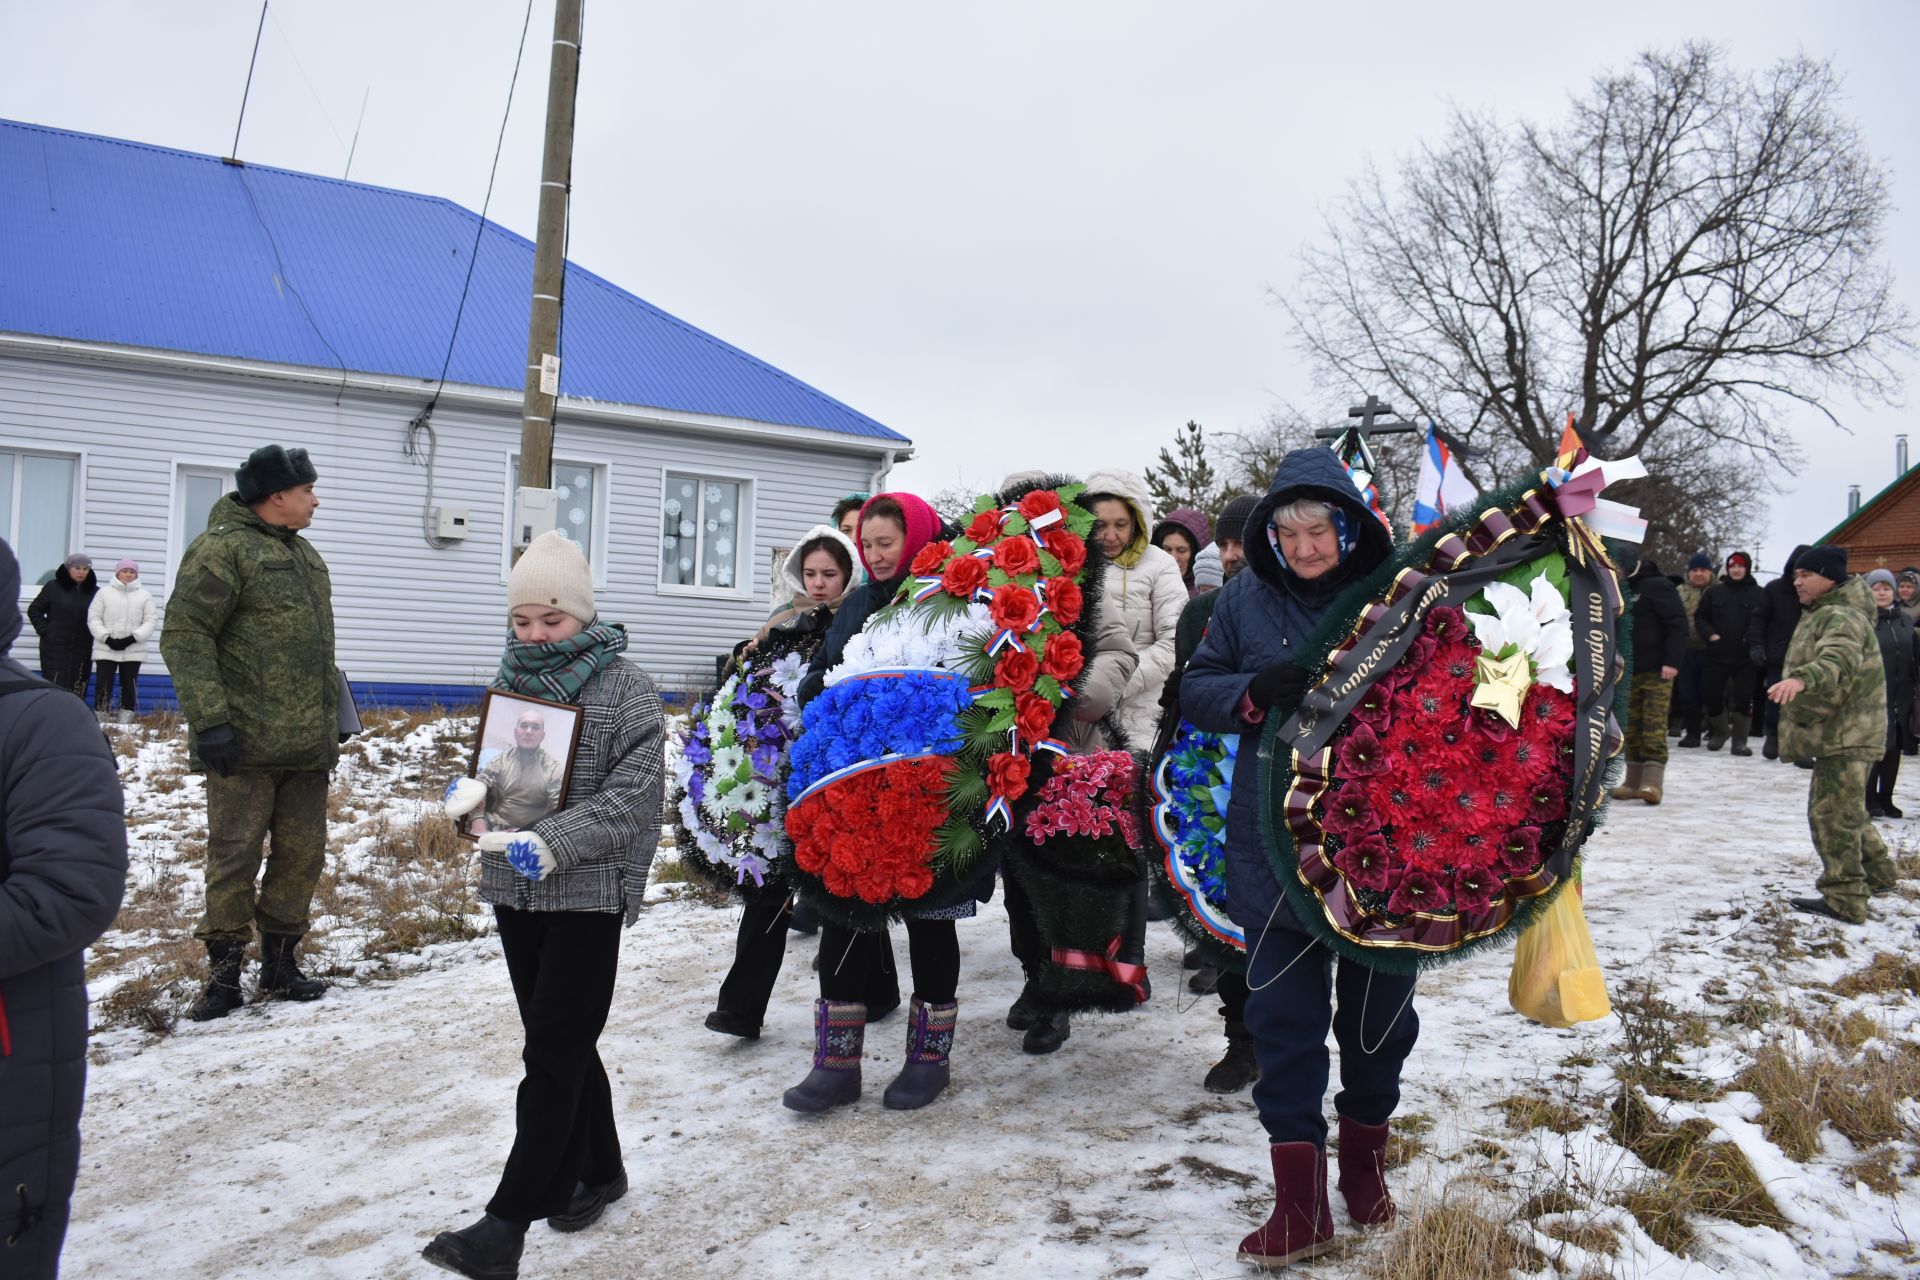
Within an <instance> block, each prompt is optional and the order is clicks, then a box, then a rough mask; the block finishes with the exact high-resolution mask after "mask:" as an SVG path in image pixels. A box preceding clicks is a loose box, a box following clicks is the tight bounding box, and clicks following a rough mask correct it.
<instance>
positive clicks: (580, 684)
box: [493, 618, 627, 702]
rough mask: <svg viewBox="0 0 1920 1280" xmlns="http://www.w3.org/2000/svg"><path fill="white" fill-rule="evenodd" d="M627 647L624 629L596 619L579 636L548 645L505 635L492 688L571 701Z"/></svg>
mask: <svg viewBox="0 0 1920 1280" xmlns="http://www.w3.org/2000/svg"><path fill="white" fill-rule="evenodd" d="M626 647H627V629H626V628H625V627H623V626H621V625H620V624H619V623H617V622H602V621H600V620H599V619H598V618H595V619H594V620H593V621H592V622H589V623H588V624H587V625H586V628H585V629H584V630H582V631H581V632H580V633H579V634H578V635H574V636H569V637H568V638H567V639H565V640H555V641H553V642H551V643H549V644H527V643H525V642H524V641H521V640H516V639H515V638H514V636H513V633H512V632H508V633H507V648H506V652H504V653H502V654H501V655H500V674H499V675H497V676H495V677H494V678H493V686H494V688H496V689H511V690H512V691H513V692H515V693H523V694H525V695H527V696H528V697H529V698H545V699H547V700H548V701H549V702H574V701H577V700H578V699H579V697H580V690H582V689H584V688H586V685H587V681H589V680H591V679H593V677H594V675H595V673H597V672H598V671H599V670H600V668H602V667H604V666H606V665H607V664H608V663H609V662H612V661H613V660H614V658H615V657H616V656H617V655H618V654H620V653H621V652H623V651H624V650H625V649H626Z"/></svg>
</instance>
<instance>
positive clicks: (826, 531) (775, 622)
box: [734, 524, 867, 658]
mask: <svg viewBox="0 0 1920 1280" xmlns="http://www.w3.org/2000/svg"><path fill="white" fill-rule="evenodd" d="M818 538H829V539H831V540H833V541H834V542H837V543H839V544H840V546H841V548H842V549H843V550H844V551H846V553H847V563H848V564H849V565H850V566H852V568H853V577H852V578H851V579H850V580H849V581H848V583H847V589H846V590H845V591H842V592H841V593H840V594H839V595H837V596H835V597H834V598H833V599H831V600H829V601H827V602H826V603H825V604H816V603H814V599H813V597H812V596H810V595H808V594H807V586H806V577H805V575H804V573H803V570H804V569H805V568H806V566H805V565H804V564H803V563H802V557H801V555H800V553H801V552H802V551H804V550H805V549H806V547H807V544H808V543H810V542H812V541H814V540H815V539H818ZM866 580H867V569H866V564H865V562H864V561H863V560H862V559H861V558H860V548H858V547H856V546H854V545H853V539H852V538H849V537H848V536H847V535H846V534H844V533H842V532H840V531H839V530H838V529H836V528H834V527H833V526H832V525H830V524H817V525H815V526H813V528H811V529H809V530H807V532H806V534H805V536H803V537H802V538H801V539H800V541H799V542H798V543H797V544H795V546H794V548H793V550H791V551H789V552H788V553H787V558H786V559H785V560H784V561H782V562H781V565H780V586H781V587H782V589H784V590H785V592H786V599H785V600H784V601H783V602H782V603H781V604H780V605H779V606H778V607H776V608H775V609H774V611H773V612H772V613H771V614H769V615H768V616H767V621H766V624H765V625H764V626H762V627H761V628H760V630H759V631H757V632H755V633H754V636H753V639H751V640H749V641H747V642H746V643H745V644H743V645H740V646H739V648H736V649H735V650H734V657H736V658H738V657H739V656H740V652H741V650H744V649H747V648H750V647H754V646H757V645H759V644H760V643H761V642H762V641H764V640H765V639H766V638H767V637H768V636H769V635H771V634H773V632H774V630H775V629H776V628H778V629H782V630H787V629H794V628H802V629H804V628H810V627H811V628H817V629H818V630H820V631H825V630H826V629H827V627H828V626H829V625H830V624H831V623H832V621H833V615H834V613H835V612H837V611H838V610H839V608H840V606H841V605H843V604H845V603H846V602H847V600H848V598H849V597H851V596H852V595H853V593H854V592H855V591H857V590H859V588H860V587H861V586H862V585H863V584H864V583H865V582H866Z"/></svg>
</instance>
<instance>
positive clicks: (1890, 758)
mask: <svg viewBox="0 0 1920 1280" xmlns="http://www.w3.org/2000/svg"><path fill="white" fill-rule="evenodd" d="M1888 736H1889V737H1892V738H1893V739H1894V743H1893V745H1892V746H1890V747H1888V748H1887V753H1886V754H1885V755H1883V756H1881V757H1880V758H1879V759H1878V760H1875V761H1874V762H1873V767H1872V768H1870V769H1868V770H1867V803H1868V804H1869V805H1872V804H1873V803H1874V802H1875V801H1878V802H1879V803H1881V804H1892V803H1893V784H1894V783H1896V782H1898V781H1899V780H1900V742H1899V739H1898V736H1897V735H1895V734H1892V733H1889V734H1888Z"/></svg>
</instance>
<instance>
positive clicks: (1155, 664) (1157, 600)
mask: <svg viewBox="0 0 1920 1280" xmlns="http://www.w3.org/2000/svg"><path fill="white" fill-rule="evenodd" d="M1086 491H1087V493H1088V494H1112V495H1113V496H1115V497H1117V498H1119V499H1121V500H1122V501H1123V502H1125V503H1126V504H1127V505H1128V506H1129V507H1130V508H1132V509H1133V523H1134V537H1133V541H1132V542H1131V543H1129V544H1128V545H1127V549H1126V550H1125V551H1123V552H1121V554H1120V555H1119V556H1118V557H1117V558H1115V559H1112V560H1109V561H1108V562H1107V569H1106V576H1105V578H1104V579H1103V580H1102V583H1101V587H1102V590H1101V595H1100V607H1101V609H1102V610H1111V611H1114V612H1117V613H1118V614H1119V616H1120V619H1121V621H1122V622H1124V623H1125V625H1126V628H1127V633H1128V635H1130V636H1131V637H1132V638H1133V646H1134V648H1135V650H1137V651H1138V653H1139V655H1140V665H1139V666H1137V667H1135V668H1134V672H1133V675H1132V676H1130V677H1129V678H1128V680H1127V689H1126V692H1125V693H1124V694H1122V695H1121V698H1120V705H1119V707H1118V708H1117V709H1116V710H1115V711H1114V718H1115V719H1116V720H1117V721H1118V722H1119V724H1120V731H1121V732H1122V733H1123V734H1125V735H1126V739H1127V745H1128V746H1129V747H1131V748H1133V749H1134V750H1136V751H1147V750H1150V749H1151V748H1152V746H1153V736H1154V731H1155V730H1156V729H1157V728H1158V727H1159V723H1160V691H1161V689H1162V688H1164V687H1165V685H1166V683H1167V677H1168V676H1169V675H1171V674H1172V673H1173V643H1174V633H1175V631H1177V630H1178V629H1179V626H1180V611H1181V610H1182V609H1184V608H1186V607H1187V584H1186V583H1185V582H1184V581H1183V580H1182V579H1181V577H1180V565H1179V563H1178V562H1177V561H1175V560H1174V558H1173V557H1172V556H1170V555H1168V554H1167V553H1166V552H1164V551H1162V550H1161V549H1160V548H1159V547H1156V546H1153V545H1151V544H1150V543H1149V542H1148V541H1147V538H1148V535H1149V533H1150V532H1151V530H1152V529H1153V500H1152V498H1151V497H1150V496H1149V495H1148V493H1147V482H1146V481H1145V480H1143V479H1142V478H1141V477H1140V476H1139V475H1138V474H1137V473H1136V472H1132V471H1096V472H1094V473H1093V474H1092V475H1090V476H1088V477H1087V490H1086ZM1082 501H1085V498H1084V496H1083V498H1082ZM1129 561H1130V562H1131V563H1127V562H1129Z"/></svg>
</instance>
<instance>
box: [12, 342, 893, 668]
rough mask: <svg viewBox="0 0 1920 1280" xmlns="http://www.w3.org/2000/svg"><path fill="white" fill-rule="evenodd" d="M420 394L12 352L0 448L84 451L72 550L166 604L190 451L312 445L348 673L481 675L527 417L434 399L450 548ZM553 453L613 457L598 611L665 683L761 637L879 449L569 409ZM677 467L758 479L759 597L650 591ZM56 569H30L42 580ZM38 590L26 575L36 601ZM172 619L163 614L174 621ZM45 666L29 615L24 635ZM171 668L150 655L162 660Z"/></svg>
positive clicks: (493, 650)
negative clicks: (176, 506)
mask: <svg viewBox="0 0 1920 1280" xmlns="http://www.w3.org/2000/svg"><path fill="white" fill-rule="evenodd" d="M425 398H426V394H425V388H423V389H422V392H421V395H420V396H419V397H418V398H413V397H399V396H387V395H381V394H376V393H370V392H358V391H348V392H346V393H345V394H344V395H342V396H340V397H338V401H337V403H336V396H335V395H334V393H333V392H331V391H326V390H323V389H320V388H316V387H309V386H301V385H296V384H289V383H284V382H278V381H273V380H269V379H264V378H249V377H237V376H226V375H221V374H198V373H188V372H173V371H169V370H153V369H140V368H120V367H116V366H112V365H108V364H102V363H98V362H92V361H71V362H69V361H66V360H63V359H58V358H38V357H35V358H23V357H14V356H0V447H6V446H9V445H11V446H14V447H28V448H37V449H42V450H63V451H72V452H75V453H84V454H85V474H84V479H83V491H84V497H83V499H82V504H81V509H80V513H79V519H80V522H81V530H82V536H81V538H80V540H79V548H78V549H80V550H84V551H86V552H87V553H88V554H89V555H91V556H92V557H93V558H94V561H95V565H96V572H97V573H98V574H99V576H100V578H101V579H102V580H105V579H106V578H107V577H108V576H110V574H111V573H112V565H113V562H114V561H115V560H117V559H119V558H120V557H122V556H132V557H133V558H134V559H136V560H138V561H140V564H141V569H142V577H143V580H144V581H145V583H146V585H147V587H148V589H149V590H151V591H152V592H153V593H154V596H155V598H156V599H158V600H160V601H161V602H162V604H163V605H164V602H165V599H166V595H167V592H168V591H169V590H170V589H171V587H172V585H173V583H172V578H173V569H174V565H172V564H170V563H168V556H169V548H168V533H169V521H170V519H171V502H172V488H173V475H174V470H175V466H176V464H178V463H182V462H208V461H211V462H225V463H226V464H227V465H229V466H237V465H238V464H239V462H240V461H242V460H243V459H244V458H245V457H246V455H247V454H248V452H250V451H251V450H252V449H253V448H255V447H257V446H258V445H260V444H263V443H267V442H277V443H281V444H285V445H288V446H305V447H306V448H307V449H308V450H309V451H310V452H311V453H312V455H313V460H314V465H315V466H316V467H317V468H318V470H319V473H320V481H319V485H318V488H317V492H318V493H319V496H320V500H321V507H320V512H319V515H318V517H317V518H316V520H315V522H314V525H313V527H312V529H310V530H309V531H308V536H309V537H310V538H311V539H312V541H313V544H314V546H315V547H316V548H318V549H319V551H320V552H321V554H322V555H324V556H325V557H326V559H327V564H328V567H329V568H330V570H331V571H332V575H333V585H334V612H335V621H336V626H337V629H338V634H339V654H340V665H341V667H342V668H343V669H344V670H345V671H346V672H347V673H348V675H349V676H351V677H352V678H353V679H354V680H355V681H372V682H376V683H393V684H460V685H481V684H485V683H486V682H487V680H488V679H489V678H490V677H491V675H492V672H493V670H494V667H495V665H496V663H497V662H498V660H499V653H500V642H501V639H502V637H503V635H504V631H505V586H504V581H503V575H502V569H501V565H502V559H501V548H502V543H503V539H504V538H505V536H506V532H505V526H506V523H507V521H508V520H509V519H510V516H511V513H510V512H509V511H508V510H507V509H506V508H507V505H508V498H507V484H508V477H507V465H508V459H509V457H510V456H511V455H512V454H513V453H514V452H515V451H516V450H517V449H518V447H519V432H520V423H519V419H518V416H517V414H515V413H513V412H512V411H511V410H509V409H508V408H506V407H504V406H502V407H501V408H499V409H494V408H492V407H489V406H473V405H463V406H457V407H453V406H449V405H447V404H446V403H445V402H444V401H443V402H442V405H441V407H440V408H438V409H436V410H435V413H434V419H433V421H434V425H435V427H436V429H437V431H438V433H439V444H440V449H439V458H438V463H437V467H436V474H435V501H436V502H437V503H439V504H441V505H445V506H464V507H467V508H468V509H469V510H470V512H471V521H472V527H471V533H470V536H469V537H468V538H467V539H466V541H465V542H463V543H458V544H455V545H454V546H452V547H449V548H447V549H445V550H435V549H433V548H430V547H428V546H427V545H426V542H425V540H424V538H423V536H422V532H421V508H422V504H423V501H424V497H425V490H426V472H425V470H424V469H423V468H422V467H420V466H418V465H416V464H414V463H413V462H411V461H409V460H408V459H407V458H406V457H405V456H404V454H403V453H402V446H403V443H404V440H405V435H406V426H407V423H408V421H409V419H410V418H412V417H413V415H414V414H416V413H417V412H418V411H419V409H420V406H421V405H422V404H424V402H425ZM555 454H556V456H559V457H563V458H579V459H582V460H588V461H596V460H597V461H604V462H606V463H608V464H610V466H611V487H610V489H609V491H608V493H607V497H606V509H607V512H608V517H609V518H608V521H607V524H606V525H605V526H604V528H603V530H602V534H603V536H604V538H605V561H604V563H605V567H606V582H605V584H604V585H603V586H602V587H601V588H600V589H599V590H598V591H597V593H596V598H597V602H598V604H599V607H600V612H601V615H602V616H603V617H605V618H607V619H609V620H611V621H616V622H623V623H625V624H626V626H627V629H628V632H629V634H630V635H631V637H632V641H633V643H632V648H631V649H630V651H629V654H630V656H631V657H632V658H633V659H634V661H636V662H637V663H639V664H640V665H641V666H642V667H644V668H645V669H647V670H649V671H651V672H653V673H654V674H655V676H656V677H657V678H660V679H661V680H662V681H663V682H665V683H669V684H677V683H681V682H684V681H686V680H687V679H688V678H689V677H693V678H699V677H700V676H702V675H704V676H705V677H706V678H709V679H710V678H711V673H712V669H713V662H712V660H713V655H715V654H716V653H723V652H725V651H726V650H727V649H729V648H730V647H731V646H732V645H733V644H734V643H735V642H736V641H737V640H739V639H740V638H741V637H743V636H746V635H749V634H751V633H752V632H753V631H754V630H755V629H756V628H757V627H758V626H759V625H760V623H761V622H762V621H763V620H764V619H765V618H766V616H767V613H768V611H769V609H770V608H771V596H770V587H771V584H770V581H769V579H770V576H771V575H770V572H769V548H771V547H774V546H791V545H792V543H793V541H794V540H795V538H796V537H797V536H798V534H799V533H801V532H802V531H803V530H805V529H806V528H808V527H809V526H811V525H813V524H816V523H819V522H820V521H823V520H825V519H826V518H827V516H828V514H829V512H830V510H831V508H832V506H833V504H834V503H835V502H836V501H838V500H839V498H840V497H841V496H842V495H844V494H845V493H847V492H849V491H852V490H857V489H864V488H866V487H867V484H868V482H869V480H870V479H871V477H872V473H873V471H874V469H875V467H876V466H877V465H878V463H879V458H878V455H877V453H867V454H860V453H850V452H844V451H839V450H832V449H826V448H821V447H819V446H817V445H815V444H813V443H811V442H807V441H800V440H794V441H787V442H779V441H775V442H756V441H749V440H738V439H719V438H714V437H709V436H702V435H698V434H693V433H688V432H683V431H677V430H671V429H667V428H656V427H651V426H640V427H635V426H626V425H621V424H608V423H594V422H584V421H581V420H578V419H574V420H569V419H568V418H567V416H566V414H565V411H564V410H563V411H562V413H561V415H560V420H559V422H558V424H557V426H556V431H555ZM668 469H675V470H690V471H694V472H699V471H702V470H703V469H704V470H708V471H712V472H717V473H722V474H727V475H738V476H745V477H750V478H751V479H752V480H753V481H754V485H755V492H754V501H753V510H752V515H753V529H752V536H753V543H752V546H751V548H750V554H749V557H748V562H749V563H750V564H751V566H752V572H753V576H752V596H751V599H748V600H709V599H693V598H688V597H685V596H675V595H663V594H660V593H659V592H657V591H656V584H657V581H658V571H657V564H658V557H659V550H660V543H659V539H660V528H659V524H660V491H661V482H662V478H663V472H664V471H665V470H668ZM49 567H50V566H45V565H23V566H22V573H23V576H24V578H25V580H26V581H27V582H28V583H32V582H33V581H34V579H36V578H37V577H38V576H39V575H40V574H41V573H43V572H45V571H46V569H47V568H49ZM36 590H37V588H34V587H31V586H29V587H28V588H27V591H26V594H25V596H24V598H23V601H22V605H23V607H24V605H25V602H26V601H27V600H31V598H32V596H33V594H34V593H35V591H36ZM162 625H163V626H164V621H163V624H162ZM14 654H15V656H16V657H18V658H20V659H21V660H22V661H24V662H27V663H28V664H29V665H33V663H34V661H35V659H36V656H37V655H36V654H35V653H34V637H33V632H32V629H31V628H28V629H27V630H26V631H25V632H24V634H23V635H22V637H21V639H20V641H19V642H18V643H17V644H16V646H15V649H14ZM159 668H160V664H159V661H158V655H157V653H156V654H155V658H154V666H153V667H152V668H149V669H150V670H155V671H158V670H159Z"/></svg>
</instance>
